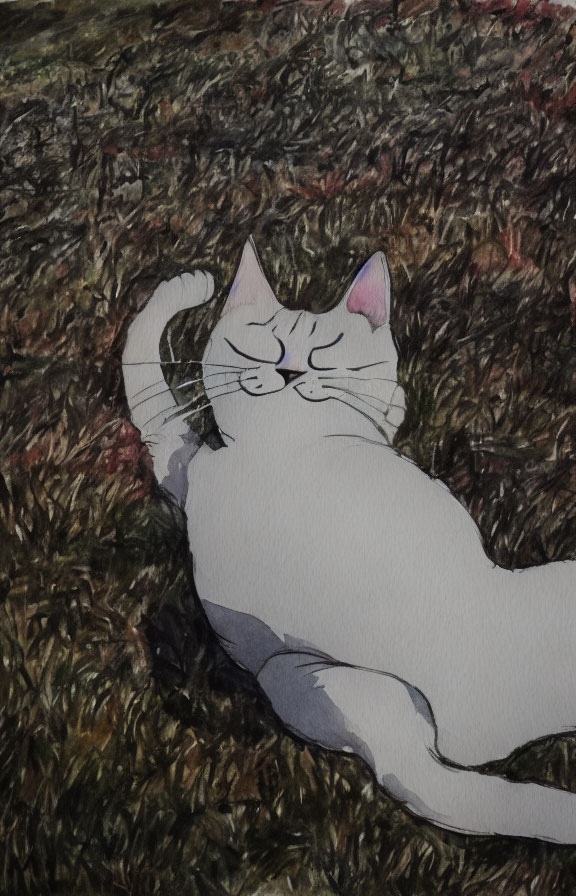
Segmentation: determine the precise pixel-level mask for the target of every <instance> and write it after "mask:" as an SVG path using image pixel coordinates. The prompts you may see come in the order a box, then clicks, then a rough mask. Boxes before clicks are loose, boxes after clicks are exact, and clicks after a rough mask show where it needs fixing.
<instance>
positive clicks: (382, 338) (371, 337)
mask: <svg viewBox="0 0 576 896" xmlns="http://www.w3.org/2000/svg"><path fill="white" fill-rule="evenodd" d="M202 276H203V275H196V277H195V278H189V279H185V278H182V280H181V281H178V289H176V290H175V288H174V286H172V289H171V290H170V289H168V287H169V286H170V284H168V285H166V284H165V285H164V293H162V288H160V289H159V290H158V291H157V292H158V295H157V296H156V306H154V305H151V307H150V308H149V309H148V310H147V311H145V312H144V313H143V315H141V316H140V318H139V319H138V320H137V321H136V323H135V324H134V325H133V329H132V331H131V338H129V341H128V346H127V350H126V353H125V358H124V360H125V362H126V365H127V366H126V368H125V369H126V385H127V393H128V398H129V401H130V404H131V408H132V414H133V418H134V420H135V422H136V423H137V425H139V426H140V428H141V429H142V430H143V433H144V434H145V435H148V436H150V435H152V436H153V437H154V436H155V438H156V440H158V439H159V440H160V442H161V444H160V445H157V446H156V448H154V447H153V448H152V453H153V455H154V459H155V469H156V471H157V474H158V476H159V478H160V480H164V482H165V484H168V483H169V482H170V481H175V480H174V472H175V468H174V465H175V462H174V458H180V461H179V464H180V467H182V466H183V465H186V464H187V463H188V458H186V459H185V460H184V461H182V457H183V452H184V454H185V452H186V445H185V444H184V442H183V440H182V436H183V430H182V423H181V420H179V419H178V420H174V421H169V422H168V423H166V424H165V425H164V426H159V425H158V424H159V423H162V421H163V420H164V418H165V417H169V414H167V413H165V410H166V408H167V407H168V404H167V401H166V398H165V397H162V396H155V395H152V394H151V395H150V402H151V404H150V403H149V404H148V406H147V407H146V405H145V404H144V407H142V403H141V400H140V401H138V402H135V401H134V400H131V396H132V397H133V396H134V395H135V394H137V393H141V391H142V390H141V389H136V386H137V385H138V386H139V385H141V384H142V382H144V380H142V378H141V377H137V375H136V372H135V371H137V364H138V361H137V360H135V359H136V358H137V357H138V358H143V357H144V356H146V357H147V358H148V359H150V360H155V359H156V358H158V360H159V356H158V342H159V335H160V334H159V332H158V330H159V329H160V328H163V327H164V326H165V324H166V322H167V321H168V319H169V318H170V317H171V316H172V314H174V313H175V311H177V310H179V309H180V308H184V307H190V306H192V305H193V304H199V303H200V302H201V301H202V295H203V298H204V299H205V298H206V297H207V296H208V294H209V292H210V284H209V282H208V279H207V278H206V277H204V280H202V279H201V278H202ZM203 290H204V294H203V293H202V291H203ZM162 295H164V304H162ZM158 296H159V297H160V298H158ZM170 297H171V298H170ZM389 299H390V296H389V281H388V274H387V268H386V263H385V260H384V258H383V256H381V255H377V256H374V257H373V259H371V261H370V262H369V263H368V265H366V266H365V267H364V269H363V270H362V272H361V273H360V275H359V276H358V277H357V278H356V281H355V282H354V284H353V286H352V288H351V289H350V290H349V291H348V292H347V293H346V295H345V297H344V300H343V301H342V302H341V303H340V305H339V306H338V307H337V308H336V309H334V310H333V311H332V312H329V313H328V314H325V315H319V316H314V315H312V314H307V313H305V312H290V311H287V310H286V309H282V308H281V306H279V305H278V303H277V302H276V300H275V299H274V297H273V295H272V293H271V290H270V287H269V286H268V284H267V282H266V280H265V278H264V276H263V274H262V271H261V269H260V268H259V265H258V262H257V260H256V256H255V253H254V251H253V248H252V246H251V245H250V244H248V245H247V247H246V249H245V252H244V256H243V260H242V263H241V266H240V269H239V272H238V275H237V278H236V280H235V283H234V285H233V287H232V290H231V293H230V297H229V299H228V301H227V303H226V306H225V308H224V313H223V315H222V318H221V320H220V322H219V323H218V325H217V326H216V328H215V330H214V332H213V334H212V338H211V341H210V344H209V345H208V347H207V349H206V352H205V354H204V358H203V362H202V363H203V371H204V382H205V385H206V391H207V394H208V397H209V398H210V400H211V402H212V406H213V408H214V411H215V415H216V420H217V423H218V425H219V428H220V431H221V433H222V436H223V440H224V442H225V447H223V448H222V449H221V450H218V451H213V450H212V449H210V448H209V447H208V446H206V445H204V446H202V448H200V450H199V451H198V452H197V453H196V454H195V455H194V457H193V458H192V459H191V460H190V462H189V470H188V489H187V497H186V503H185V506H186V513H187V518H188V531H189V538H190V545H191V549H192V553H193V556H194V569H195V580H196V585H197V589H198V593H199V594H200V597H201V599H202V601H203V603H204V606H205V609H206V612H207V615H208V618H209V620H210V621H211V623H212V625H213V627H214V629H215V631H216V632H217V634H218V635H219V637H220V638H221V640H222V643H223V644H224V646H225V648H226V649H227V650H228V652H229V653H230V655H231V656H232V658H233V659H234V660H235V661H236V662H238V663H240V664H241V665H242V666H244V667H245V668H247V669H249V670H250V671H251V672H253V674H254V675H256V676H257V677H258V680H259V681H260V683H261V685H262V687H263V688H264V690H265V691H266V693H267V694H268V696H269V697H270V699H271V701H272V704H273V705H274V707H275V708H276V710H277V712H278V714H279V715H280V717H281V718H282V719H283V720H284V721H285V722H286V724H287V725H289V726H290V727H291V728H292V729H293V730H295V731H296V732H298V733H299V734H301V735H303V736H304V737H307V738H309V739H310V740H313V741H316V742H318V743H321V744H323V745H324V746H327V747H331V748H335V749H346V750H351V751H354V752H356V753H358V754H359V755H361V756H363V757H364V758H365V759H366V761H368V762H369V764H370V765H371V767H372V768H373V770H374V772H375V773H376V775H377V777H378V779H379V780H380V782H381V783H382V784H383V785H384V786H385V787H386V788H387V789H388V790H389V791H390V792H391V793H392V794H393V795H395V796H396V797H398V798H400V799H402V800H403V801H404V802H405V803H406V805H407V806H408V808H410V809H411V810H412V811H414V812H416V813H418V814H421V815H424V816H425V817H427V818H429V819H431V820H433V821H435V822H436V823H438V824H441V825H443V826H445V827H450V828H454V829H457V830H462V831H470V832H475V833H491V832H494V833H501V834H512V835H516V836H532V837H541V838H543V839H548V840H557V841H560V842H576V795H572V794H569V793H565V792H562V791H559V790H556V789H553V788H546V787H542V786H538V785H531V784H512V783H509V782H506V781H504V780H503V779H500V778H497V777H490V776H487V775H482V774H479V773H478V772H475V771H471V770H469V768H463V767H464V766H467V767H470V766H474V765H480V764H482V763H484V762H487V761H489V760H492V759H497V758H501V757H503V756H506V755H507V754H509V753H510V752H511V751H512V750H514V749H515V748H516V747H519V746H521V745H522V744H524V743H526V742H527V741H529V740H533V739H535V738H538V737H541V736H544V735H548V734H552V733H556V732H560V731H564V730H569V729H573V728H574V727H576V693H575V688H574V684H575V683H576V674H575V663H574V659H573V657H574V644H575V639H576V594H575V593H574V592H575V591H576V589H575V588H574V585H575V584H576V572H575V570H574V566H573V565H572V564H570V563H553V564H549V565H548V566H545V567H539V568H537V569H531V570H525V571H515V572H511V571H506V570H503V569H500V568H498V567H495V566H494V565H493V564H492V563H491V562H490V561H489V559H488V558H487V557H486V555H485V553H484V551H483V548H482V544H481V540H480V536H479V533H478V531H477V529H476V527H475V524H474V523H473V521H472V520H471V518H470V517H469V516H468V514H467V513H466V511H465V510H464V508H463V507H462V506H461V505H460V504H459V503H458V502H457V501H456V500H455V499H454V498H453V496H452V495H451V494H450V493H449V492H448V490H447V489H446V488H445V487H444V486H443V485H442V484H441V483H439V482H437V481H433V480H431V479H430V478H429V477H427V476H426V475H425V474H424V473H422V472H421V471H420V470H419V469H418V468H417V467H416V466H415V465H414V464H412V463H411V462H410V461H408V460H406V459H405V458H402V457H400V456H399V455H397V454H396V452H395V451H394V450H393V448H392V447H391V445H390V442H391V439H392V438H393V435H394V432H395V429H396V427H397V425H398V423H399V422H400V421H401V419H402V416H403V413H404V398H403V392H402V389H401V388H400V387H399V386H398V384H397V379H396V362H397V358H396V350H395V346H394V342H393V339H392V336H391V333H390V330H389V327H388V315H389V309H390V305H389ZM171 303H172V305H171V307H170V304H171ZM154 320H155V321H156V324H155V325H154V324H153V321H154ZM151 353H152V355H153V356H152V357H151ZM154 353H155V354H154ZM132 364H133V365H136V366H134V367H133V368H131V367H130V365H132ZM145 388H148V387H145ZM163 402H164V404H163ZM136 408H137V409H136ZM140 408H142V410H140ZM158 408H159V411H158ZM154 412H156V414H155V415H154ZM151 415H152V418H153V417H154V416H156V424H155V426H154V427H153V428H152V429H151V428H150V426H148V428H146V426H147V423H146V421H147V420H148V419H149V418H150V416H151ZM153 440H154V438H153ZM170 477H172V480H171V479H170ZM173 491H174V489H173ZM551 603H552V604H553V606H554V611H553V612H550V604H551ZM445 760H448V763H446V761H445ZM451 763H452V764H455V765H456V766H460V767H461V768H455V767H452V765H451Z"/></svg>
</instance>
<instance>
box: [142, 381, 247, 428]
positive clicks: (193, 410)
mask: <svg viewBox="0 0 576 896" xmlns="http://www.w3.org/2000/svg"><path fill="white" fill-rule="evenodd" d="M228 385H229V386H234V385H235V384H234V383H229V384H228ZM214 388H215V389H216V388H218V387H217V386H215V387H214ZM241 389H242V387H241V386H239V387H238V388H233V389H225V390H224V391H223V392H220V393H218V395H211V396H210V400H211V401H212V400H213V399H216V398H222V397H223V396H224V395H232V394H233V393H234V392H240V391H241ZM164 391H166V392H169V391H170V390H169V389H166V390H164ZM207 394H208V392H207ZM197 400H198V398H197V397H196V398H193V399H192V400H191V401H189V402H188V403H187V404H185V405H179V404H173V405H171V407H169V408H163V409H162V410H161V411H159V412H158V413H157V414H154V416H153V417H150V419H149V420H147V421H146V422H145V423H144V424H143V426H142V428H143V429H145V428H146V427H148V426H150V424H151V423H153V422H154V420H156V418H157V417H161V416H162V414H165V413H166V412H167V411H171V410H176V409H177V408H184V409H185V410H184V411H182V413H181V414H173V415H172V416H171V417H166V419H165V420H164V421H163V422H162V424H161V425H162V426H163V425H164V424H165V423H168V422H169V421H170V420H174V419H176V418H177V417H179V416H182V415H184V416H188V415H192V414H195V413H198V412H199V411H201V410H205V409H206V408H208V407H210V404H206V405H203V406H202V407H201V408H194V407H190V406H191V405H193V404H194V402H195V401H197ZM188 408H190V410H188Z"/></svg>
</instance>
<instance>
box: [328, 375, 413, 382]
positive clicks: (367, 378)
mask: <svg viewBox="0 0 576 896" xmlns="http://www.w3.org/2000/svg"><path fill="white" fill-rule="evenodd" d="M317 379H319V380H359V381H360V382H361V383H371V382H379V383H397V382H398V380H396V379H394V378H393V377H391V376H346V374H337V375H336V376H319V377H317Z"/></svg>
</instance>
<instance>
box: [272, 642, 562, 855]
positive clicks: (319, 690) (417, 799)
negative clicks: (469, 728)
mask: <svg viewBox="0 0 576 896" xmlns="http://www.w3.org/2000/svg"><path fill="white" fill-rule="evenodd" d="M316 659H317V662H315V663H314V662H313V660H314V657H312V658H311V657H310V655H304V654H298V653H296V652H294V651H291V652H287V653H283V654H279V655H276V656H274V657H271V658H270V659H269V660H268V661H267V662H266V663H265V664H264V665H263V667H262V669H261V671H260V673H259V675H258V681H259V683H260V684H261V686H262V687H263V689H264V691H265V692H266V694H267V695H268V697H269V698H270V700H271V702H272V705H273V707H274V709H275V710H276V712H277V713H278V715H279V716H280V718H281V719H282V720H283V721H284V722H285V724H287V725H288V726H289V727H290V728H291V729H292V730H293V731H295V732H296V733H297V734H299V735H301V736H303V737H305V738H306V739H308V740H311V741H313V742H315V743H319V744H321V745H323V746H325V747H328V748H331V749H338V750H346V751H347V752H352V753H356V754H357V755H360V756H362V757H363V758H364V759H365V760H366V762H367V763H368V764H369V765H370V767H371V768H372V770H373V771H374V773H375V775H376V777H377V779H378V781H379V783H380V784H381V786H382V787H384V788H385V789H386V790H387V791H388V793H389V794H390V795H391V796H393V797H395V798H396V799H398V800H399V801H400V802H401V803H402V804H403V805H404V806H405V807H406V809H408V810H409V811H410V812H411V813H413V814H414V815H417V816H419V817H421V818H423V819H426V820H428V821H431V822H433V823H434V824H436V825H438V826H440V827H443V828H447V829H449V830H451V831H456V832H459V833H462V834H477V835H478V834H484V835H494V834H496V835H500V836H510V837H529V838H535V839H539V840H546V841H550V842H552V843H566V844H568V843H572V844H573V843H576V793H570V792H568V791H565V790H559V789H558V788H555V787H547V786H545V785H542V784H532V783H515V782H512V781H508V780H506V779H505V778H502V777H499V776H497V775H489V774H485V773H482V772H479V771H477V770H476V769H474V768H462V767H457V766H454V765H452V764H449V763H448V762H446V761H444V760H443V758H442V757H441V756H440V755H439V754H438V751H437V749H436V728H435V725H434V719H433V717H432V714H431V711H430V708H429V707H428V704H427V702H426V701H425V699H424V698H423V697H422V695H420V694H419V692H418V691H415V690H414V689H413V688H411V687H410V686H409V685H407V684H406V683H405V682H403V681H401V680H400V679H397V678H395V677H393V676H391V675H386V674H382V673H379V672H372V671H367V670H364V669H358V668H356V667H350V666H342V665H335V664H332V665H330V664H328V663H327V662H326V660H322V658H320V657H318V658H316ZM327 701H330V706H331V709H330V708H329V707H328V708H327Z"/></svg>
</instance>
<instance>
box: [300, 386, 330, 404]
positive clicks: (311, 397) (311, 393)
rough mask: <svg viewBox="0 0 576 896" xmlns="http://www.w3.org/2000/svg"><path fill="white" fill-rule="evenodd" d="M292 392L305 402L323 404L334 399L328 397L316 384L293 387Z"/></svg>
mask: <svg viewBox="0 0 576 896" xmlns="http://www.w3.org/2000/svg"><path fill="white" fill-rule="evenodd" d="M292 391H294V392H296V393H297V394H298V395H299V396H300V398H303V399H304V401H314V402H321V401H329V400H330V398H332V396H331V395H326V392H325V391H324V390H323V389H322V387H321V386H317V385H315V384H314V383H299V384H298V385H297V386H293V387H292Z"/></svg>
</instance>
